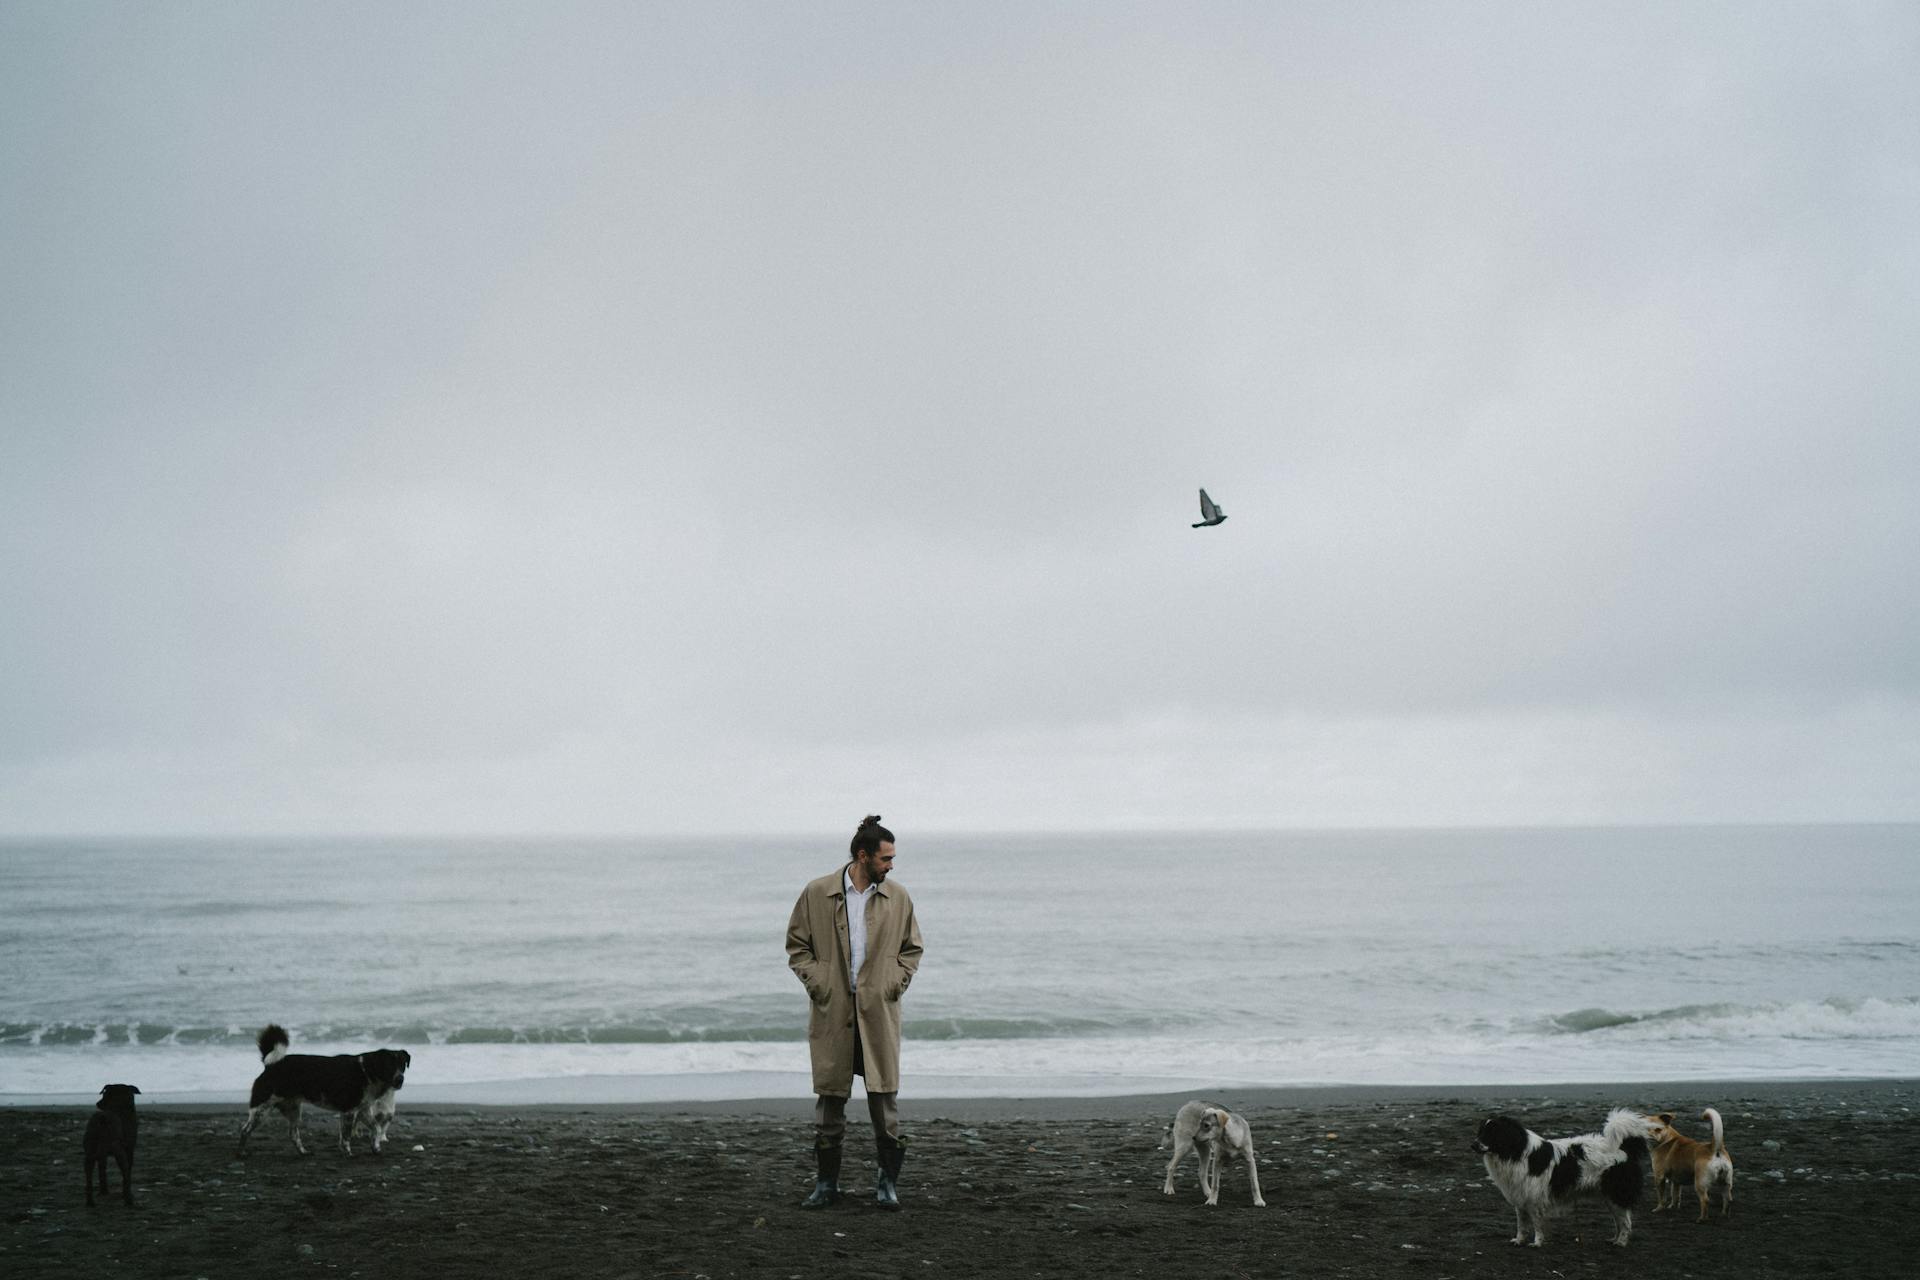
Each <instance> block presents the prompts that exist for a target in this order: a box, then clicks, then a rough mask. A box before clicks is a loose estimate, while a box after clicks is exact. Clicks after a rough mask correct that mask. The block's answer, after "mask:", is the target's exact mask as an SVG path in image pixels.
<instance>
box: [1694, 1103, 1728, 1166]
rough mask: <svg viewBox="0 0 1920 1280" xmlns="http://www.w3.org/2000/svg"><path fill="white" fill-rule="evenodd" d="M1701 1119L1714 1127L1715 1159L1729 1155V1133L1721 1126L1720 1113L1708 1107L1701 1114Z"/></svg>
mask: <svg viewBox="0 0 1920 1280" xmlns="http://www.w3.org/2000/svg"><path fill="white" fill-rule="evenodd" d="M1700 1118H1701V1119H1702V1120H1705V1121H1706V1122H1707V1123H1708V1124H1710V1125H1712V1126H1713V1155H1714V1158H1715V1159H1719V1158H1720V1157H1722V1156H1724V1155H1726V1154H1727V1133H1726V1130H1725V1129H1723V1128H1722V1127H1721V1125H1720V1113H1719V1112H1718V1111H1715V1110H1714V1109H1713V1108H1712V1107H1708V1108H1707V1109H1706V1110H1705V1111H1702V1112H1701V1113H1700Z"/></svg>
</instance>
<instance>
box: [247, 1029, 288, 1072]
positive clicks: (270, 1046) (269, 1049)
mask: <svg viewBox="0 0 1920 1280" xmlns="http://www.w3.org/2000/svg"><path fill="white" fill-rule="evenodd" d="M254 1043H255V1044H257V1045H259V1046H260V1062H261V1065H263V1066H270V1065H272V1064H273V1063H276V1062H278V1061H280V1059H282V1058H284V1057H286V1056H287V1046H288V1045H290V1044H292V1043H293V1041H292V1039H291V1038H290V1037H288V1035H287V1029H286V1028H285V1027H283V1026H281V1025H280V1024H279V1023H277V1022H269V1023H268V1024H267V1028H266V1030H264V1031H262V1032H261V1033H260V1038H259V1039H258V1040H255V1041H254Z"/></svg>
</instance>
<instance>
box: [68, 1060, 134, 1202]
mask: <svg viewBox="0 0 1920 1280" xmlns="http://www.w3.org/2000/svg"><path fill="white" fill-rule="evenodd" d="M139 1092H140V1090H139V1089H137V1088H135V1087H134V1086H133V1085H130V1084H110V1085H107V1086H106V1087H105V1088H103V1089H101V1090H100V1101H98V1102H96V1103H94V1104H93V1114H92V1115H90V1116H88V1117H87V1136H86V1139H85V1147H86V1153H87V1156H86V1163H85V1164H83V1165H81V1166H80V1180H81V1181H82V1182H84V1183H86V1185H87V1203H88V1204H89V1205H91V1204H92V1203H93V1175H94V1171H95V1170H96V1169H97V1170H99V1172H100V1194H101V1195H105V1194H107V1157H108V1156H112V1157H113V1162H114V1163H115V1164H117V1165H119V1166H120V1198H121V1199H122V1200H124V1201H126V1202H127V1203H128V1204H132V1203H133V1144H134V1141H135V1139H137V1138H138V1137H139V1136H140V1117H139V1116H137V1115H135V1114H134V1113H133V1095H134V1094H136V1093H139Z"/></svg>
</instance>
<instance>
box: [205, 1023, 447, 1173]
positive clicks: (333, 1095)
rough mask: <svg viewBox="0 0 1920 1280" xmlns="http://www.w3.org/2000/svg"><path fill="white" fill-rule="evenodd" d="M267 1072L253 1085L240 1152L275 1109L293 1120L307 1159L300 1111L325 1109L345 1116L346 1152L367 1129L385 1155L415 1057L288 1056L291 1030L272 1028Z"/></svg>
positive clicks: (263, 1040)
mask: <svg viewBox="0 0 1920 1280" xmlns="http://www.w3.org/2000/svg"><path fill="white" fill-rule="evenodd" d="M256 1043H258V1045H259V1046H260V1061H261V1062H262V1063H264V1064H265V1069H264V1070H263V1071H261V1072H260V1074H259V1076H258V1077H257V1078H256V1079H255V1080H254V1082H253V1096H252V1097H251V1098H250V1099H249V1100H248V1102H247V1107H248V1110H247V1122H246V1123H245V1124H243V1125H241V1126H240V1150H241V1151H242V1152H244V1151H246V1149H247V1135H248V1134H250V1133H252V1132H253V1129H254V1126H255V1125H257V1124H259V1123H260V1121H261V1119H262V1118H263V1117H264V1116H265V1115H266V1114H267V1110H268V1108H273V1109H275V1110H277V1111H279V1112H280V1114H281V1115H283V1116H285V1117H286V1118H287V1131H288V1132H289V1133H291V1134H292V1135H293V1145H294V1147H295V1149H296V1150H298V1151H299V1152H300V1154H301V1155H305V1154H307V1148H306V1144H305V1143H303V1142H301V1141H300V1110H301V1108H302V1107H303V1106H315V1107H320V1108H322V1109H323V1110H326V1111H337V1112H339V1113H340V1149H341V1150H342V1151H344V1152H346V1153H347V1154H348V1155H352V1154H353V1146H352V1144H351V1142H350V1141H349V1139H350V1138H351V1136H352V1134H353V1130H354V1127H355V1126H356V1125H359V1124H365V1125H366V1126H367V1128H368V1129H369V1130H370V1131H371V1132H372V1134H373V1153H374V1154H375V1155H379V1154H380V1144H381V1143H383V1142H385V1141H386V1138H387V1125H388V1124H390V1123H392V1121H393V1104H394V1094H396V1093H398V1092H399V1091H400V1086H401V1085H403V1084H405V1083H406V1078H407V1068H409V1067H411V1066H412V1065H413V1055H412V1054H410V1053H408V1052H407V1051H406V1050H405V1049H374V1050H371V1051H369V1052H367V1053H340V1054H334V1055H332V1056H331V1057H328V1056H323V1055H321V1054H317V1053H288V1052H287V1046H288V1045H289V1044H290V1043H292V1041H291V1040H290V1039H289V1038H288V1036H287V1033H286V1031H285V1030H284V1029H283V1028H281V1027H280V1026H278V1025H275V1024H268V1026H267V1029H266V1030H264V1031H262V1032H261V1033H260V1037H259V1040H258V1041H257V1042H256Z"/></svg>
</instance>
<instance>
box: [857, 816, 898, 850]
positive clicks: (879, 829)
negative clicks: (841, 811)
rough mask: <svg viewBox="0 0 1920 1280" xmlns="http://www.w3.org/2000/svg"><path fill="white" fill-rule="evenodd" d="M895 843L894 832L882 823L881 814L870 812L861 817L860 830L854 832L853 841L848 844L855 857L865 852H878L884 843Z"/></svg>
mask: <svg viewBox="0 0 1920 1280" xmlns="http://www.w3.org/2000/svg"><path fill="white" fill-rule="evenodd" d="M892 843H893V832H891V831H889V830H887V829H886V828H885V827H883V826H881V825H880V815H879V814H877V813H870V814H868V815H867V816H866V817H864V818H862V819H860V828H859V830H857V831H855V832H854V833H853V843H851V844H850V845H848V846H847V850H848V852H850V853H852V854H853V856H854V857H856V858H857V857H859V856H860V855H861V854H863V853H878V852H880V846H881V845H883V844H892Z"/></svg>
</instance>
